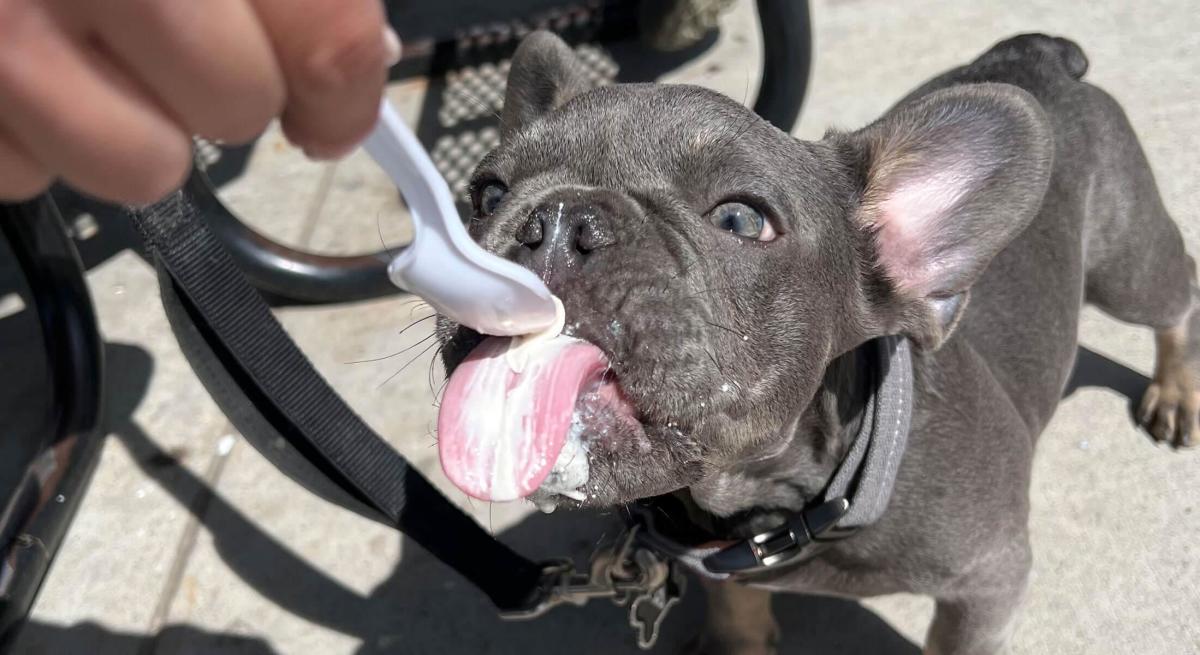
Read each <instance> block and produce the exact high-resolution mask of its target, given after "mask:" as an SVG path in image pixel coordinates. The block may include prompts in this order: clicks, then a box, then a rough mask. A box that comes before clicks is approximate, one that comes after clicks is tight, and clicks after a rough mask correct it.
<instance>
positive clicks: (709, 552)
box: [639, 336, 913, 579]
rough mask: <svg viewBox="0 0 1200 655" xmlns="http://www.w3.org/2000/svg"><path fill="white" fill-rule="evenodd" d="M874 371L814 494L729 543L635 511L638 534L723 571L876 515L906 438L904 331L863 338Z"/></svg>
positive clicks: (816, 543) (847, 530)
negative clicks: (694, 535) (835, 461)
mask: <svg viewBox="0 0 1200 655" xmlns="http://www.w3.org/2000/svg"><path fill="white" fill-rule="evenodd" d="M865 347H867V348H869V350H870V352H871V353H872V355H873V357H874V358H875V361H874V363H873V367H872V368H873V369H874V370H875V371H877V373H876V374H877V375H879V376H880V380H879V384H878V385H877V386H876V390H875V393H874V394H872V395H871V396H870V398H868V400H867V405H866V408H865V409H864V412H863V422H862V426H861V427H860V428H859V432H858V434H857V435H855V437H854V441H853V442H852V443H851V445H850V449H849V451H847V453H846V456H845V457H844V458H843V459H842V462H841V463H840V464H839V465H838V467H837V469H836V470H835V471H834V474H833V477H832V478H831V479H830V481H829V484H828V485H827V486H826V488H825V491H824V493H822V494H821V496H819V497H818V499H817V500H816V501H815V502H814V503H813V504H811V505H810V506H809V507H807V508H805V510H803V511H802V512H799V513H797V514H796V515H794V516H793V517H792V518H791V519H790V520H789V521H788V522H787V523H786V524H785V525H783V526H781V527H780V528H777V529H775V530H772V531H769V532H765V533H762V534H759V535H755V536H754V537H752V538H750V539H746V540H744V541H740V542H735V543H734V544H733V545H707V546H701V547H692V546H685V545H683V544H680V543H678V542H675V541H673V540H671V539H670V538H668V537H666V536H664V535H663V534H662V532H660V531H659V530H657V529H655V526H654V516H653V513H651V512H641V513H640V514H639V519H640V520H641V522H642V524H643V525H644V527H645V529H643V530H642V531H641V533H640V537H639V538H640V540H641V541H642V542H643V543H644V544H645V545H647V546H649V547H651V548H653V549H655V550H658V551H659V552H662V553H664V554H666V555H668V556H670V557H671V558H673V559H675V560H676V561H678V562H680V563H681V564H684V565H685V566H687V567H688V568H690V569H692V570H693V571H695V572H696V573H697V574H699V575H702V576H705V577H709V578H714V579H725V578H728V577H730V576H731V575H737V574H740V573H752V572H762V571H765V570H769V569H774V568H778V567H782V566H786V565H789V564H793V563H796V562H797V561H803V560H804V559H806V558H807V556H810V554H811V553H812V552H814V551H815V550H817V549H818V548H821V547H823V545H822V544H828V543H829V542H831V541H836V540H838V539H842V538H845V537H847V536H849V535H850V534H853V532H854V531H855V530H857V529H858V528H861V527H864V526H867V525H870V524H872V523H874V522H875V521H876V520H878V519H879V517H880V516H882V515H883V512H884V510H886V509H887V505H888V500H889V499H891V495H892V489H893V487H894V486H895V482H896V473H897V472H898V471H899V469H900V460H901V458H902V457H903V456H904V448H905V446H906V445H907V443H908V432H909V424H910V421H911V418H912V399H913V363H912V349H911V346H910V344H909V342H908V340H907V339H904V338H903V337H898V336H888V337H881V338H879V339H876V340H874V341H873V342H869V343H868V344H866V346H865Z"/></svg>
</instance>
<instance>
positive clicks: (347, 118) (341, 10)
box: [252, 0, 388, 157]
mask: <svg viewBox="0 0 1200 655" xmlns="http://www.w3.org/2000/svg"><path fill="white" fill-rule="evenodd" d="M252 1H253V4H254V7H255V11H256V12H257V13H258V16H259V20H260V21H261V22H262V24H263V25H264V27H265V28H266V31H267V33H268V34H269V35H270V37H271V40H272V42H273V43H274V44H275V50H276V52H277V53H278V55H279V58H280V63H281V66H282V68H283V74H284V78H285V79H286V80H287V88H288V98H287V106H286V108H285V109H284V112H283V117H282V126H283V131H284V134H286V135H287V137H288V138H289V139H291V140H292V141H293V142H294V143H296V144H297V145H299V146H300V147H302V148H304V149H305V151H306V152H308V153H309V154H310V155H311V156H316V157H335V156H338V155H340V154H343V153H345V152H346V151H348V150H349V149H351V148H353V147H354V146H356V145H357V144H358V142H359V141H361V140H362V139H363V138H364V137H365V136H366V135H367V133H368V132H370V130H371V128H372V127H373V126H374V125H375V121H376V118H377V117H378V115H379V101H380V99H381V97H382V95H383V85H384V82H385V81H386V75H387V63H388V61H387V60H388V47H387V44H386V42H385V39H384V36H383V35H384V24H385V23H384V16H383V7H382V5H381V3H380V2H379V0H252Z"/></svg>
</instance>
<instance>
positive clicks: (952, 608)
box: [924, 542, 1031, 655]
mask: <svg viewBox="0 0 1200 655" xmlns="http://www.w3.org/2000/svg"><path fill="white" fill-rule="evenodd" d="M1030 560H1031V557H1030V553H1029V549H1028V543H1027V542H1026V543H1024V544H1020V545H1018V547H1015V548H1013V549H1010V550H1009V551H1007V552H1006V553H1005V554H1004V555H1002V556H1000V557H997V558H989V560H988V561H987V562H986V563H985V564H984V565H983V566H981V567H979V568H978V569H977V570H976V572H975V573H973V574H971V575H969V576H967V578H965V579H963V580H962V581H961V582H963V583H964V584H959V585H956V589H957V590H959V592H960V593H957V594H955V595H954V596H953V597H946V598H938V599H937V609H936V611H935V612H934V615H933V623H932V624H931V625H930V626H929V634H928V635H927V636H926V639H925V650H924V655H1000V654H1001V653H1004V652H1006V647H1007V645H1008V640H1009V637H1010V636H1011V632H1012V625H1013V619H1014V618H1015V617H1016V614H1017V609H1018V608H1019V607H1020V605H1021V601H1022V599H1023V598H1024V597H1025V589H1026V587H1027V586H1028V580H1029V568H1030ZM960 594H961V595H960Z"/></svg>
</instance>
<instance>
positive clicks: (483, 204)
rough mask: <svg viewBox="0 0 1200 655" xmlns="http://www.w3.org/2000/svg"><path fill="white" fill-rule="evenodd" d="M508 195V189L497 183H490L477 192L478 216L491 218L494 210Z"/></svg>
mask: <svg viewBox="0 0 1200 655" xmlns="http://www.w3.org/2000/svg"><path fill="white" fill-rule="evenodd" d="M507 195H508V189H507V188H506V187H505V186H504V185H503V184H500V183H499V182H490V183H488V184H487V185H486V186H484V187H483V189H481V190H480V191H479V214H480V215H481V216H491V215H492V214H494V213H496V209H497V208H499V207H500V203H501V202H503V201H504V196H507Z"/></svg>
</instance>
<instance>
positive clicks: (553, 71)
mask: <svg viewBox="0 0 1200 655" xmlns="http://www.w3.org/2000/svg"><path fill="white" fill-rule="evenodd" d="M589 88H591V82H590V81H589V79H588V75H587V72H586V71H585V70H584V67H583V63H582V62H580V61H579V58H578V57H576V56H575V53H574V52H573V51H572V50H571V48H570V47H569V46H568V45H567V44H566V43H564V42H563V40H562V39H560V38H558V36H557V35H555V34H553V33H551V32H545V31H538V32H533V33H532V34H530V35H529V36H527V37H525V38H524V39H523V40H522V41H521V45H520V46H518V47H517V51H516V53H514V54H513V58H512V66H511V67H510V68H509V71H508V88H507V89H506V90H505V92H504V112H503V116H501V118H500V138H501V139H505V138H507V137H508V136H510V135H511V134H512V133H513V132H516V131H517V130H519V129H521V128H522V127H523V126H525V125H528V124H529V123H531V122H532V121H534V120H536V119H537V118H538V117H539V116H541V115H543V114H545V113H547V112H549V111H552V110H554V109H555V108H557V107H559V106H561V105H562V104H563V103H564V102H566V101H568V100H570V99H571V98H573V97H575V96H577V95H579V94H580V93H583V92H584V91H587V90H588V89H589Z"/></svg>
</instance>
